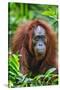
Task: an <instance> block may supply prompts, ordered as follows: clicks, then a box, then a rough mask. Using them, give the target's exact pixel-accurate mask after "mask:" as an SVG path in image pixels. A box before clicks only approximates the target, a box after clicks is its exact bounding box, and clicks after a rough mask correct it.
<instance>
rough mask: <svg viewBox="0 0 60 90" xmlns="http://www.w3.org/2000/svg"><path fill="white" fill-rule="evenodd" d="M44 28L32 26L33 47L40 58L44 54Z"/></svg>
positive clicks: (45, 39) (45, 40) (45, 41)
mask: <svg viewBox="0 0 60 90" xmlns="http://www.w3.org/2000/svg"><path fill="white" fill-rule="evenodd" d="M45 36H46V32H45V29H44V28H43V27H42V26H37V27H35V28H34V34H33V47H34V52H35V55H36V57H38V58H37V59H42V58H43V57H44V56H45V54H46V43H47V38H46V37H45Z"/></svg>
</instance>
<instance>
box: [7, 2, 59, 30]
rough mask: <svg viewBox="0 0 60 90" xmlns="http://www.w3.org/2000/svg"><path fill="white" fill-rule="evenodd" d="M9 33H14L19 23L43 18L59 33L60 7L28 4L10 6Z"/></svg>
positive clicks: (12, 4) (10, 4)
mask: <svg viewBox="0 0 60 90" xmlns="http://www.w3.org/2000/svg"><path fill="white" fill-rule="evenodd" d="M8 12H9V13H8V18H9V31H10V30H11V31H12V32H14V31H15V30H16V27H17V25H18V24H19V23H22V22H26V21H27V20H31V19H36V18H38V19H39V18H42V19H45V20H47V21H48V22H49V23H50V24H51V25H52V26H53V27H54V30H55V31H57V24H58V6H57V5H40V4H26V3H20V4H19V3H9V4H8Z"/></svg>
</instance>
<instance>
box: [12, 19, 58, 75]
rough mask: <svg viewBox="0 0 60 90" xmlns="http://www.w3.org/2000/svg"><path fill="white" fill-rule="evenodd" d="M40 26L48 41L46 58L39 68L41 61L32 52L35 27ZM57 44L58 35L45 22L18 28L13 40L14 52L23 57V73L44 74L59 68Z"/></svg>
mask: <svg viewBox="0 0 60 90" xmlns="http://www.w3.org/2000/svg"><path fill="white" fill-rule="evenodd" d="M38 24H39V25H41V26H42V27H44V28H45V31H46V34H47V39H48V44H47V53H46V58H44V60H43V62H42V64H41V65H40V66H38V65H39V64H38V63H39V61H37V60H36V57H35V56H34V53H33V50H32V32H33V27H34V25H38ZM56 43H57V39H56V33H55V32H54V31H53V30H52V28H51V27H50V26H49V25H48V24H47V23H46V22H45V21H43V20H31V21H29V22H27V23H24V24H23V25H21V26H20V27H18V30H17V32H16V33H15V35H14V38H13V52H14V53H15V52H16V51H18V52H19V53H20V54H21V55H22V56H21V60H20V63H21V72H22V73H23V74H27V73H28V72H30V71H32V73H35V72H37V71H38V72H40V73H44V72H45V71H46V70H48V69H49V68H51V67H56V68H57V67H58V66H57V55H56V54H57V50H56V49H57V44H56ZM48 47H49V48H48ZM34 65H36V68H34ZM30 67H31V68H30ZM34 69H36V70H34Z"/></svg>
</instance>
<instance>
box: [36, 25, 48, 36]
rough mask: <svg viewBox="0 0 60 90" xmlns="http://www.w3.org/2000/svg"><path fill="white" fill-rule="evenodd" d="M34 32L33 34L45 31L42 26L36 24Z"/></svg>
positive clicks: (43, 33) (42, 33)
mask: <svg viewBox="0 0 60 90" xmlns="http://www.w3.org/2000/svg"><path fill="white" fill-rule="evenodd" d="M34 34H35V35H45V34H46V32H45V29H44V28H43V27H42V26H36V27H35V28H34Z"/></svg>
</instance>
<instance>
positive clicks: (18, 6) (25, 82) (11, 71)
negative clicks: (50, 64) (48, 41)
mask: <svg viewBox="0 0 60 90" xmlns="http://www.w3.org/2000/svg"><path fill="white" fill-rule="evenodd" d="M36 18H37V19H40V18H41V19H44V20H46V21H47V22H48V23H49V24H50V25H51V26H52V27H53V30H54V31H55V32H58V6H57V5H43V4H26V3H8V37H9V38H8V46H9V47H8V49H9V54H10V53H11V47H12V44H11V41H12V36H13V34H14V33H15V31H16V28H17V26H18V25H19V24H21V23H23V22H26V21H27V20H32V19H36ZM8 59H9V61H8V86H9V87H27V86H40V85H56V84H58V75H57V74H54V71H55V69H54V68H52V69H51V70H48V71H47V72H46V73H45V74H44V75H37V76H35V77H34V78H31V75H28V76H26V75H25V76H24V75H22V74H21V73H20V72H19V63H18V62H19V60H20V59H19V55H18V54H13V55H10V57H9V58H8ZM29 76H30V77H29Z"/></svg>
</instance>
